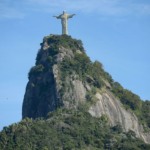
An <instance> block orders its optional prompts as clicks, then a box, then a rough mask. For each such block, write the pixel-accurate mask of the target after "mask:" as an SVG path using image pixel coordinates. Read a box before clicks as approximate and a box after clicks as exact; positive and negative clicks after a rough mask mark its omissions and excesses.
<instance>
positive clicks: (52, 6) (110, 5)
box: [0, 0, 150, 130]
mask: <svg viewBox="0 0 150 150" xmlns="http://www.w3.org/2000/svg"><path fill="white" fill-rule="evenodd" d="M63 10H66V11H67V12H68V13H75V14H76V16H75V17H74V18H73V19H70V20H69V34H70V35H71V36H72V37H74V38H77V39H81V40H82V41H83V43H84V47H85V49H86V52H87V54H88V56H90V58H91V59H92V60H93V61H94V60H99V61H100V62H102V63H103V66H104V68H105V70H106V71H107V72H109V73H110V74H111V75H112V77H113V79H114V80H115V81H118V82H120V83H121V84H122V85H123V86H124V87H125V88H127V89H129V90H131V91H133V92H134V93H136V94H138V95H139V96H140V97H141V98H142V99H143V100H150V90H149V89H150V77H149V74H150V65H149V64H150V1H149V0H92V1H89V0H76V1H74V0H59V2H58V0H0V54H1V55H0V68H1V74H0V130H1V129H2V127H3V126H6V125H9V124H11V123H14V122H18V121H20V120H21V107H22V101H23V96H24V92H25V87H26V84H27V82H28V72H29V69H30V68H31V67H32V66H33V65H34V63H35V58H36V54H37V51H38V49H39V48H40V43H41V42H42V39H43V37H44V36H46V35H49V34H61V24H60V20H57V19H56V18H53V17H52V16H53V15H59V14H60V13H61V12H62V11H63Z"/></svg>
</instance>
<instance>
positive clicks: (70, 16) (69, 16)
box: [68, 14, 76, 18]
mask: <svg viewBox="0 0 150 150" xmlns="http://www.w3.org/2000/svg"><path fill="white" fill-rule="evenodd" d="M75 15H76V14H72V15H68V18H72V17H73V16H75Z"/></svg>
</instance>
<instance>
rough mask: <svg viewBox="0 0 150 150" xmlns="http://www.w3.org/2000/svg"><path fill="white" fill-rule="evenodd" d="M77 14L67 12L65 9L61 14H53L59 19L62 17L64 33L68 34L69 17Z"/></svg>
mask: <svg viewBox="0 0 150 150" xmlns="http://www.w3.org/2000/svg"><path fill="white" fill-rule="evenodd" d="M74 15H75V14H72V15H70V14H67V13H66V12H65V11H63V13H62V14H61V15H59V16H53V17H56V18H57V19H61V24H62V34H68V19H69V18H72V17H73V16H74Z"/></svg>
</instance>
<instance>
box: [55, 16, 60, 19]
mask: <svg viewBox="0 0 150 150" xmlns="http://www.w3.org/2000/svg"><path fill="white" fill-rule="evenodd" d="M53 17H55V18H57V19H60V18H61V17H60V16H53Z"/></svg>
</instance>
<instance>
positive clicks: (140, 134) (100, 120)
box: [0, 35, 150, 150]
mask: <svg viewBox="0 0 150 150" xmlns="http://www.w3.org/2000/svg"><path fill="white" fill-rule="evenodd" d="M28 78H29V81H28V83H27V87H26V91H25V95H24V100H23V106H22V119H23V120H22V121H21V122H20V123H18V124H13V125H11V126H10V127H5V128H4V129H3V131H2V132H1V133H0V140H1V142H0V149H4V150H5V149H10V148H11V149H16V150H17V149H31V150H32V149H33V150H34V149H42V150H49V149H60V150H61V149H62V150H66V149H68V150H69V149H89V150H90V149H91V150H95V149H114V150H116V149H124V150H126V149H147V150H148V149H150V145H149V144H150V102H149V101H142V100H141V99H140V97H139V96H138V95H136V94H134V93H132V92H131V91H129V90H127V89H124V88H123V87H122V86H121V85H120V84H119V83H118V82H115V81H114V80H113V79H112V77H111V76H110V74H109V73H107V72H106V71H105V70H104V69H103V65H102V64H101V63H100V62H98V61H95V62H92V61H91V60H90V58H89V57H88V56H87V55H86V51H85V49H84V47H83V44H82V41H80V40H76V39H73V38H72V37H71V36H68V35H49V36H46V37H44V39H43V42H42V43H41V48H40V50H39V51H38V54H37V57H36V63H35V66H33V67H32V68H31V69H30V71H29V74H28ZM25 143H28V144H25Z"/></svg>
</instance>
